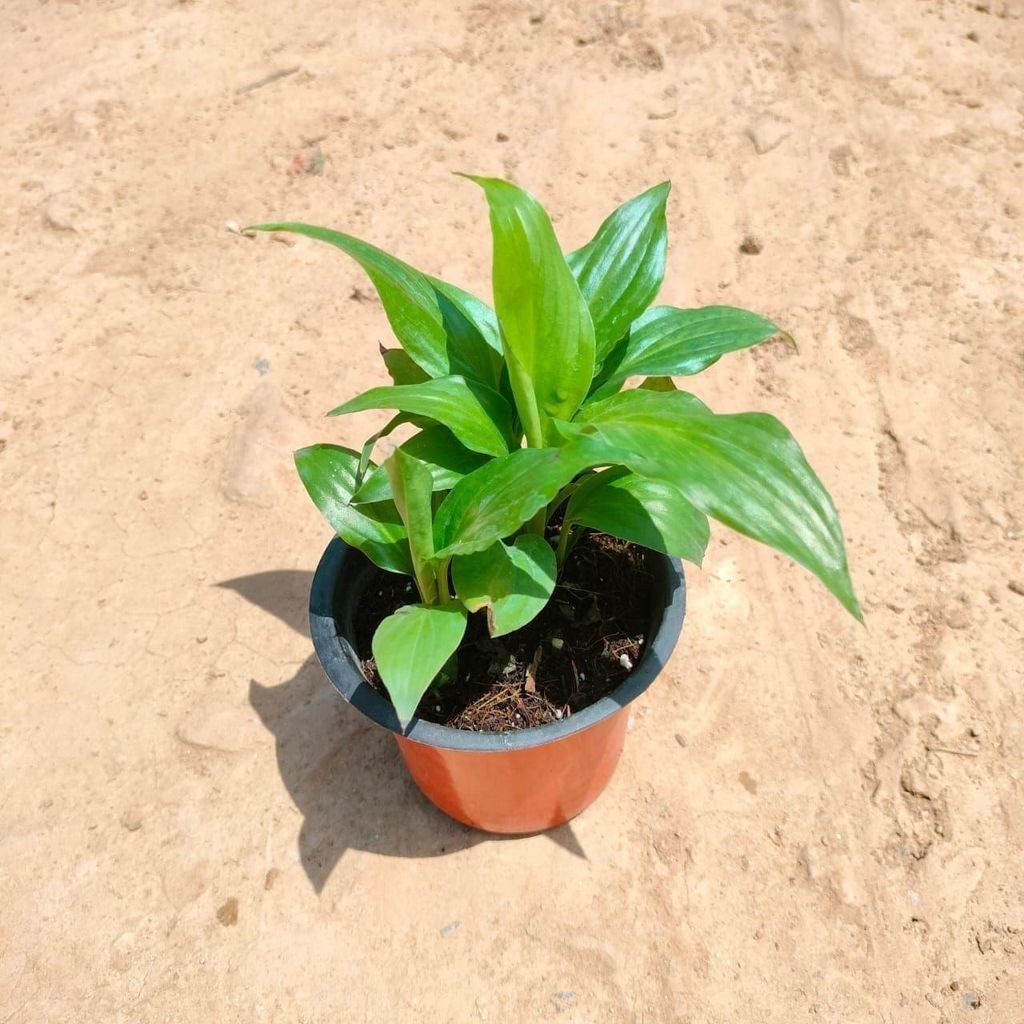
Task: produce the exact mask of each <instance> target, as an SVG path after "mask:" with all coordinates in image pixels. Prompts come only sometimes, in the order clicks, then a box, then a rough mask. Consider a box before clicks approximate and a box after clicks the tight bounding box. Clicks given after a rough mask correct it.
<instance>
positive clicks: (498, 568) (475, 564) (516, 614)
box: [452, 534, 557, 636]
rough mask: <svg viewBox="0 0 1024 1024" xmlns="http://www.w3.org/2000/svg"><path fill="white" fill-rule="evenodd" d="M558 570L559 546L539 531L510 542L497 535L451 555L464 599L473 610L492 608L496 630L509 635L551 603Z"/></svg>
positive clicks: (490, 620) (490, 617) (490, 619)
mask: <svg viewBox="0 0 1024 1024" xmlns="http://www.w3.org/2000/svg"><path fill="white" fill-rule="evenodd" d="M556 575H557V569H556V567H555V552H554V551H553V550H552V548H551V545H550V544H549V543H548V542H547V541H546V540H545V539H544V538H543V537H538V536H537V535H536V534H525V535H523V536H522V537H517V538H516V542H515V544H513V545H512V546H511V547H510V546H509V545H507V544H503V543H502V542H501V541H498V542H497V543H496V544H492V545H491V546H490V547H489V548H487V549H486V550H484V551H477V552H476V553H475V554H472V555H459V556H457V557H456V558H454V559H452V579H453V580H454V581H455V590H456V592H457V593H458V595H459V600H460V601H462V603H463V604H464V605H465V606H466V607H467V608H468V609H469V610H470V611H471V612H476V611H479V610H480V609H481V608H486V609H487V628H488V630H489V631H490V634H491V636H504V635H505V634H506V633H511V632H512V631H513V630H516V629H520V628H521V627H523V626H525V625H526V624H527V623H528V622H530V621H532V620H533V618H534V617H535V616H537V615H538V614H539V613H540V611H541V609H542V608H543V607H544V606H545V605H546V604H547V603H548V599H549V598H550V597H551V592H552V591H553V590H554V589H555V579H556Z"/></svg>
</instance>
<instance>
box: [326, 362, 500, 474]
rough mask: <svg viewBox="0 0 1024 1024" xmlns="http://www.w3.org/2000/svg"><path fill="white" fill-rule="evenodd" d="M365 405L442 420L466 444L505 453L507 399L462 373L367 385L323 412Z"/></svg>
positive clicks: (340, 412)
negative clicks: (421, 380) (455, 375)
mask: <svg viewBox="0 0 1024 1024" xmlns="http://www.w3.org/2000/svg"><path fill="white" fill-rule="evenodd" d="M365 409H399V410H401V411H402V412H408V413H415V414H417V415H420V416H426V417H428V418H429V419H432V420H436V421H438V422H439V423H443V424H444V425H445V426H446V427H448V428H449V429H450V430H451V432H452V433H453V434H454V435H455V436H456V437H457V438H458V439H459V440H460V441H461V442H462V443H463V444H464V445H465V446H466V447H467V448H470V449H472V450H473V451H475V452H483V453H484V454H485V455H505V454H506V453H507V452H508V450H509V443H510V442H509V438H510V435H511V433H512V410H511V408H510V407H509V404H508V402H506V401H505V399H504V398H502V397H501V395H499V394H498V392H497V391H492V390H491V389H490V388H488V387H485V386H484V385H483V384H480V383H479V382H477V381H471V380H467V379H466V378H465V377H439V378H437V379H436V380H427V381H424V382H423V383H422V384H403V385H397V386H394V387H380V388H370V390H369V391H364V392H363V393H362V394H361V395H357V396H356V397H355V398H353V399H351V400H349V401H348V402H345V403H344V404H343V405H339V406H338V408H337V409H332V410H331V411H330V412H329V413H328V414H327V415H328V416H341V415H344V414H346V413H351V412H362V411H363V410H365Z"/></svg>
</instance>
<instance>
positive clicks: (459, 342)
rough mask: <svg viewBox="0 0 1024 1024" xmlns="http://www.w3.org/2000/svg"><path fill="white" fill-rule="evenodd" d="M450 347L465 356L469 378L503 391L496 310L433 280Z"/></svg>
mask: <svg viewBox="0 0 1024 1024" xmlns="http://www.w3.org/2000/svg"><path fill="white" fill-rule="evenodd" d="M430 283H431V284H432V285H433V286H434V291H435V293H436V295H437V305H438V309H439V310H440V311H441V320H442V322H443V323H444V329H445V333H446V334H447V335H448V338H449V344H450V346H451V347H452V348H453V349H454V350H455V351H457V352H459V353H461V354H462V355H463V358H464V359H465V361H466V366H467V369H468V371H469V372H468V376H470V377H475V378H476V379H477V380H479V381H482V382H483V383H484V384H486V385H487V386H488V387H491V388H494V389H495V390H498V389H499V384H500V381H501V372H502V370H503V369H504V360H503V358H502V353H501V332H500V331H499V329H498V318H497V317H496V316H495V315H494V310H493V309H491V307H490V306H488V305H487V303H486V302H481V301H480V300H479V299H478V298H477V297H476V296H475V295H470V293H469V292H464V291H463V290H462V289H461V288H456V287H455V285H453V284H448V282H447V281H440V280H438V279H437V278H436V277H432V278H430Z"/></svg>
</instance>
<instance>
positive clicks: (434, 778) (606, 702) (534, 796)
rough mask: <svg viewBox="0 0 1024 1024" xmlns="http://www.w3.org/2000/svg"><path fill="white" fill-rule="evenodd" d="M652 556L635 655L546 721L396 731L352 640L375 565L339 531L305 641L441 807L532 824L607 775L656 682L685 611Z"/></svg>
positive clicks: (588, 798) (584, 797)
mask: <svg viewBox="0 0 1024 1024" xmlns="http://www.w3.org/2000/svg"><path fill="white" fill-rule="evenodd" d="M650 565H651V568H652V571H653V573H654V586H653V590H652V601H651V609H650V628H649V630H648V634H647V636H648V639H647V643H646V644H645V645H644V651H645V653H644V655H643V657H642V658H641V659H640V662H639V663H638V664H637V666H636V668H634V670H633V671H632V673H630V675H629V676H628V677H627V678H626V679H625V680H624V681H623V683H622V684H621V685H620V686H619V687H618V688H617V689H615V690H613V691H612V692H611V693H610V694H608V696H606V697H603V698H602V699H601V700H599V701H597V702H596V703H594V704H591V705H590V706H589V707H587V708H584V709H583V710H581V711H577V712H575V713H574V714H572V715H569V716H568V717H566V718H564V719H562V720H561V721H559V722H552V723H550V724H548V725H540V726H535V727H533V728H529V729H521V730H519V731H516V732H503V733H484V732H470V731H468V730H463V729H451V728H448V727H447V726H443V725H436V724H435V723H433V722H426V721H424V720H422V719H420V718H414V719H413V720H412V722H411V723H410V725H409V727H408V729H407V730H406V731H405V733H403V732H402V730H401V727H400V725H399V723H398V717H397V715H396V714H395V709H394V708H393V707H392V706H391V703H390V702H389V701H388V700H386V699H385V698H384V697H383V696H381V695H380V694H379V693H378V692H377V691H376V690H374V689H373V687H372V686H370V684H369V683H368V682H367V680H366V677H365V676H364V675H363V672H362V669H361V668H360V666H359V659H358V657H357V655H356V653H355V651H354V649H353V644H354V641H355V635H354V631H353V626H352V619H353V612H354V611H355V609H356V607H357V606H358V603H359V601H360V599H361V597H362V594H363V591H364V590H365V588H366V586H367V584H368V583H369V582H370V581H371V580H372V579H373V577H374V575H375V574H376V573H377V572H378V571H379V570H378V569H377V568H376V567H375V566H374V565H373V564H372V563H371V562H369V561H368V560H367V558H366V557H365V556H364V555H363V554H361V553H360V552H359V551H357V550H355V549H354V548H350V547H349V546H348V545H347V544H346V543H345V542H344V541H343V540H341V539H340V538H335V539H334V540H333V541H331V543H330V544H329V545H328V547H327V550H326V551H325V552H324V555H323V558H321V559H320V564H319V565H318V566H317V570H316V575H315V576H314V577H313V587H312V590H311V592H310V597H309V624H310V630H311V632H312V635H313V645H314V647H315V648H316V653H317V657H318V658H319V659H320V664H321V665H323V667H324V671H325V672H326V673H327V675H328V678H329V679H330V680H331V682H332V683H333V684H334V686H335V688H336V689H337V690H338V692H339V693H340V694H341V695H342V697H344V698H345V700H347V701H348V702H349V703H350V704H351V705H352V706H353V707H354V708H355V709H356V710H357V711H360V712H362V714H364V715H366V717H367V718H369V719H371V720H372V721H373V722H375V723H376V724H377V725H379V726H381V727H382V728H384V729H387V730H389V731H390V732H391V733H393V734H394V737H395V739H396V740H397V742H398V749H399V752H400V753H401V755H402V759H403V760H404V761H405V764H406V767H407V768H408V769H409V773H410V774H411V775H412V777H413V780H414V781H415V782H416V785H417V786H419V788H420V789H421V790H422V791H423V793H424V794H425V795H426V796H427V798H428V799H429V800H430V801H432V802H433V803H434V804H436V805H437V806H438V807H439V808H440V809H441V810H442V811H444V812H445V814H448V815H450V816H451V817H453V818H455V819H456V820H457V821H461V822H463V823H464V824H466V825H471V826H473V827H474V828H479V829H483V830H484V831H487V832H503V833H511V834H523V833H529V832H540V831H542V830H543V829H547V828H552V827H553V826H555V825H561V824H562V823H563V822H565V821H568V820H569V819H570V818H572V817H575V816H576V815H577V814H579V813H580V811H582V810H583V809H584V808H585V807H587V806H588V805H589V804H590V803H591V802H592V801H593V800H594V799H595V798H596V797H597V796H598V794H599V793H600V792H601V790H603V789H604V787H605V786H606V785H607V783H608V780H609V779H610V778H611V776H612V772H613V771H614V770H615V765H616V764H617V763H618V760H619V755H620V754H621V753H622V743H623V740H624V739H625V736H626V723H627V721H628V718H629V705H630V704H631V703H632V701H634V700H635V699H636V698H637V697H638V696H639V695H640V694H641V693H643V692H644V690H646V689H647V687H648V686H650V685H651V683H652V682H654V679H655V678H656V676H657V675H658V673H659V672H660V671H661V670H662V668H663V667H664V665H665V662H666V661H668V658H669V655H670V654H671V653H672V649H673V648H674V647H675V645H676V641H677V640H678V639H679V631H680V630H681V629H682V625H683V616H684V614H685V611H686V581H685V579H684V577H683V567H682V564H681V563H680V562H679V561H678V560H677V559H673V558H668V557H667V556H665V555H652V556H651V560H650Z"/></svg>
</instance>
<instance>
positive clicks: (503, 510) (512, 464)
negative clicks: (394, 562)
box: [434, 444, 616, 558]
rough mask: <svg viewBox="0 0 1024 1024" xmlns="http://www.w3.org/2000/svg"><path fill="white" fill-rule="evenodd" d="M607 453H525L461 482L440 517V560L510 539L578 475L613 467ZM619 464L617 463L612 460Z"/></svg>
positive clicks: (574, 449)
mask: <svg viewBox="0 0 1024 1024" xmlns="http://www.w3.org/2000/svg"><path fill="white" fill-rule="evenodd" d="M608 461H609V460H608V456H607V452H606V451H605V449H604V448H601V449H600V450H589V449H588V450H587V451H581V449H580V446H578V445H571V444H570V445H565V446H564V447H562V448H520V449H518V450H517V451H514V452H512V453H511V454H510V455H505V456H503V457H502V458H498V459H492V460H491V461H490V462H488V463H487V464H486V465H485V466H481V467H480V469H478V470H476V471H475V472H473V473H470V474H469V476H467V477H464V478H463V479H462V480H460V481H459V482H458V483H457V484H456V485H455V486H454V487H453V488H452V489H451V491H450V493H449V494H448V496H447V497H446V498H445V499H444V501H443V502H441V507H440V508H439V509H438V510H437V513H436V515H435V516H434V548H435V550H436V556H435V557H437V558H442V557H448V556H449V555H466V554H470V553H472V552H474V551H482V550H483V549H484V548H488V547H490V546H491V545H492V544H493V543H494V542H495V541H496V540H502V539H503V538H506V537H510V536H511V535H512V534H513V533H515V532H516V530H518V529H519V528H520V527H521V526H522V525H523V524H524V523H526V522H527V521H528V520H529V519H530V518H532V516H533V515H534V514H535V513H537V512H539V511H540V510H541V509H542V508H544V506H545V505H547V504H548V503H549V502H550V501H551V500H552V499H553V498H554V497H555V495H556V494H558V492H559V491H560V490H561V489H562V488H563V487H564V486H565V485H566V484H567V483H568V482H569V481H570V480H572V478H573V477H574V476H576V474H577V473H579V472H580V471H582V470H584V469H587V468H588V467H589V466H590V465H601V464H604V465H607V464H608ZM612 461H616V460H614V459H613V460H612Z"/></svg>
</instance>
